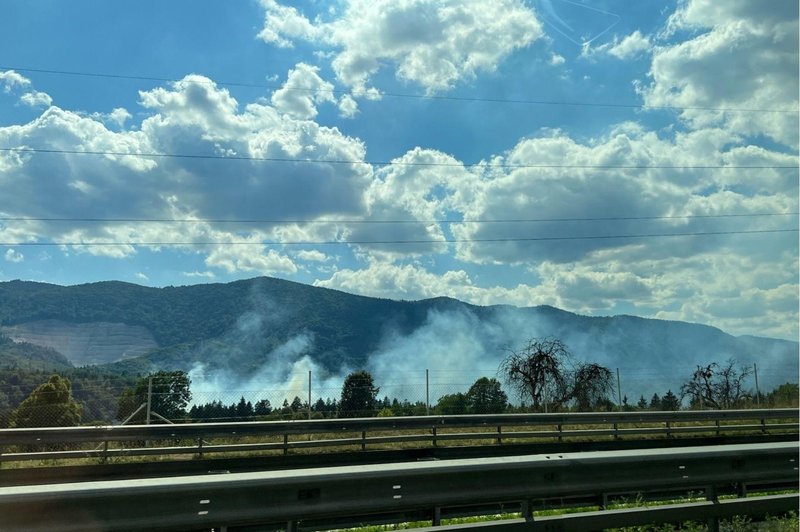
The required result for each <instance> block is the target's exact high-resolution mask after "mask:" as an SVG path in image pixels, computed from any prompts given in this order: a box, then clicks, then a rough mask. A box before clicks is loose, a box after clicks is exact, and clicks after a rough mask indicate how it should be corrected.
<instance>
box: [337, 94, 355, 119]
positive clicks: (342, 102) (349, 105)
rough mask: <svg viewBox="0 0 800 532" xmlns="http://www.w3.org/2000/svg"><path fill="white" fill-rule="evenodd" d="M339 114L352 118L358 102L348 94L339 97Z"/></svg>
mask: <svg viewBox="0 0 800 532" xmlns="http://www.w3.org/2000/svg"><path fill="white" fill-rule="evenodd" d="M339 114H340V115H341V116H342V117H343V118H353V117H354V116H356V114H358V103H357V102H356V101H355V100H354V99H353V97H352V96H350V95H349V94H345V95H344V96H342V97H341V98H340V99H339Z"/></svg>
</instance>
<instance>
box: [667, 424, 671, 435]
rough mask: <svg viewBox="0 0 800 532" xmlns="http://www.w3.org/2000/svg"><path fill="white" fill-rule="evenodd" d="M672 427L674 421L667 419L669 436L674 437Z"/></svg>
mask: <svg viewBox="0 0 800 532" xmlns="http://www.w3.org/2000/svg"><path fill="white" fill-rule="evenodd" d="M671 429H672V423H670V422H669V421H667V438H671V437H672V430H671Z"/></svg>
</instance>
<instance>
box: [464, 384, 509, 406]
mask: <svg viewBox="0 0 800 532" xmlns="http://www.w3.org/2000/svg"><path fill="white" fill-rule="evenodd" d="M466 401H467V411H468V412H469V413H471V414H501V413H503V412H505V410H506V407H507V406H508V396H507V395H506V392H504V391H503V390H502V389H501V388H500V382H498V380H497V379H489V378H487V377H481V378H480V379H478V380H476V381H475V383H474V384H473V385H472V386H470V388H469V391H468V392H467V395H466Z"/></svg>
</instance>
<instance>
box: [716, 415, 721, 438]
mask: <svg viewBox="0 0 800 532" xmlns="http://www.w3.org/2000/svg"><path fill="white" fill-rule="evenodd" d="M715 423H716V425H717V436H719V435H720V434H721V432H722V431H721V429H720V424H719V419H717V420H716V421H715Z"/></svg>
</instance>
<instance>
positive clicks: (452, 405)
mask: <svg viewBox="0 0 800 532" xmlns="http://www.w3.org/2000/svg"><path fill="white" fill-rule="evenodd" d="M434 409H435V410H436V413H437V414H441V415H443V416H458V415H461V414H466V413H467V396H466V395H464V394H463V393H450V394H447V395H443V396H441V397H440V398H439V401H438V402H437V403H436V406H435V407H434Z"/></svg>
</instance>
